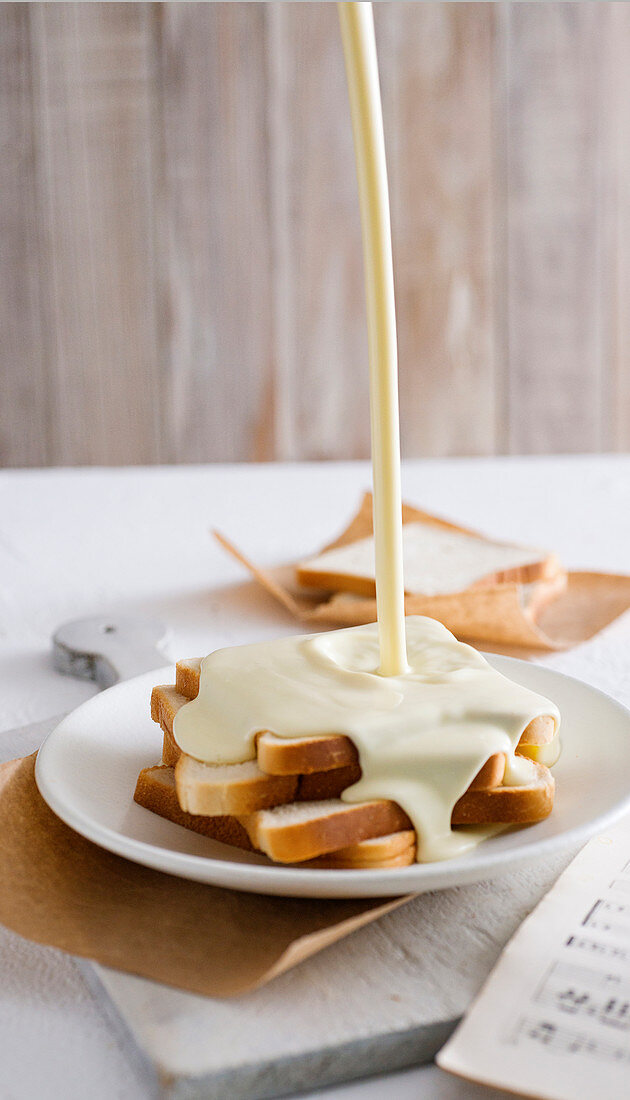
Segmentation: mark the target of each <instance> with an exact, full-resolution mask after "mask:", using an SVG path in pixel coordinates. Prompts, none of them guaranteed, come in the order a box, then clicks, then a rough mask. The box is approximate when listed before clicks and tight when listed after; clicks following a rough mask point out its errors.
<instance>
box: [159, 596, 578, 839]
mask: <svg viewBox="0 0 630 1100" xmlns="http://www.w3.org/2000/svg"><path fill="white" fill-rule="evenodd" d="M406 626H407V658H408V662H409V668H408V671H406V672H404V673H402V674H401V675H399V676H383V675H381V674H380V672H379V660H380V658H379V644H378V631H377V627H376V624H370V625H368V626H360V627H352V628H351V629H348V630H337V631H333V632H330V633H326V634H314V635H301V636H297V637H295V636H294V637H290V638H280V639H278V640H276V641H272V642H262V643H258V644H255V645H246V646H236V647H232V648H229V649H220V650H217V651H216V652H215V653H211V654H210V655H209V656H208V657H206V658H205V659H204V660H203V661H202V665H201V679H200V686H199V694H198V696H197V698H196V699H194V700H192V702H190V703H188V704H186V706H184V707H181V708H180V710H179V711H178V712H177V715H176V716H175V723H174V735H175V739H176V741H177V743H178V745H179V747H180V748H181V749H182V751H183V752H185V753H188V755H189V756H193V757H195V758H196V759H198V760H202V761H204V762H205V763H209V764H236V763H241V762H243V761H245V760H251V759H254V757H255V755H256V746H255V738H256V734H257V733H260V732H262V731H263V730H271V731H272V732H273V733H274V734H276V735H277V736H278V737H291V738H295V737H313V736H317V735H330V734H333V733H336V734H339V733H341V734H345V735H347V736H348V737H350V738H351V739H352V741H353V743H354V745H355V746H356V748H357V751H358V753H359V762H360V765H361V770H362V777H361V779H360V780H359V782H358V783H355V784H354V786H352V787H350V788H349V789H348V790H346V791H344V792H343V795H342V798H343V800H344V801H346V802H364V801H369V800H371V799H375V798H386V799H391V800H392V801H394V802H397V803H398V804H399V806H401V807H402V808H403V809H404V810H405V812H406V813H407V815H408V816H409V818H410V819H411V821H412V823H413V826H414V828H415V830H416V833H417V836H418V859H420V860H435V859H447V858H449V857H451V856H454V855H457V854H459V853H460V852H462V851H464V850H465V849H466V848H468V847H470V846H471V844H473V843H475V842H476V841H477V840H478V839H481V838H482V837H483V836H484V835H487V830H468V829H466V830H455V831H452V830H451V814H452V810H453V807H454V805H455V803H456V802H457V800H458V799H459V798H460V797H461V795H462V794H463V793H464V792H465V791H466V790H467V789H468V787H469V786H470V783H471V782H472V780H473V779H474V777H475V776H476V774H477V772H478V771H479V770H480V768H481V767H482V766H483V764H484V763H485V762H486V760H487V759H488V758H489V757H490V756H492V755H493V754H494V753H497V752H503V753H505V754H506V757H507V760H508V768H507V771H508V775H510V774H511V775H513V777H514V778H513V780H512V782H516V783H523V782H530V781H531V764H530V763H529V762H528V761H525V762H523V761H522V759H521V758H520V757H515V756H514V752H515V749H516V746H517V744H518V742H519V739H520V737H521V734H522V733H523V731H524V729H525V728H526V726H528V725H529V723H530V722H531V721H532V719H534V718H537V717H539V716H541V715H547V714H549V715H552V716H553V718H554V720H555V722H556V726H558V725H559V722H560V716H559V714H558V710H557V708H556V707H555V705H554V704H553V703H551V702H550V701H549V700H548V699H545V698H543V697H542V696H540V695H536V694H535V693H534V692H532V691H529V690H528V689H527V688H524V687H521V686H520V685H519V684H515V683H513V682H512V681H511V680H508V679H507V677H505V676H503V675H501V673H499V672H497V671H496V670H495V669H493V668H492V667H491V666H490V665H489V664H488V662H487V661H486V660H485V658H484V657H482V656H481V654H480V653H477V651H476V650H474V649H473V648H472V647H471V646H468V645H464V644H463V643H462V642H458V641H457V640H456V639H455V638H454V637H453V635H452V634H451V633H450V631H448V630H447V629H446V627H444V626H442V625H441V623H438V622H436V621H435V620H434V619H428V618H424V617H421V616H413V617H410V618H408V619H407V620H406Z"/></svg>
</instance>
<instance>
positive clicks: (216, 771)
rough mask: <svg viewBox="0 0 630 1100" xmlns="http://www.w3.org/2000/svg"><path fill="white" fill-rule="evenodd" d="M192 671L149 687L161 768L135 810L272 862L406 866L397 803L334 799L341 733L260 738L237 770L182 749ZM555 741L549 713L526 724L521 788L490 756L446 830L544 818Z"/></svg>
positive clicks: (408, 843) (342, 776)
mask: <svg viewBox="0 0 630 1100" xmlns="http://www.w3.org/2000/svg"><path fill="white" fill-rule="evenodd" d="M200 669H201V660H200V659H196V658H195V659H190V660H185V661H179V662H178V664H177V670H176V683H175V684H174V685H164V686H160V687H155V688H154V689H153V693H152V697H151V717H152V718H153V720H154V721H155V722H157V723H159V725H160V727H161V729H162V732H163V735H164V737H163V753H162V763H161V764H158V765H156V766H155V767H149V768H144V769H143V770H142V771H141V773H140V775H139V777H138V782H137V786H136V791H135V795H134V798H135V801H136V802H137V803H139V804H140V805H141V806H144V807H146V808H147V809H149V810H152V811H153V812H154V813H157V814H159V815H161V816H162V817H165V818H168V819H169V820H170V821H173V822H175V823H176V824H178V825H183V826H184V827H186V828H188V829H193V830H195V831H196V832H199V833H202V834H204V835H205V836H208V837H212V838H213V839H215V840H219V841H222V842H224V843H226V844H231V845H235V846H236V847H239V848H244V849H248V850H250V851H251V850H254V851H258V852H261V853H263V854H264V855H266V856H268V857H269V858H270V859H271V860H273V861H275V862H277V863H299V864H301V865H302V866H304V865H306V866H315V867H327V868H333V869H334V868H337V869H341V868H346V869H347V868H356V869H364V868H384V867H404V866H407V865H408V864H410V863H413V862H414V861H415V858H416V835H415V832H414V830H413V827H412V825H411V822H410V820H409V818H408V817H407V815H406V814H405V813H404V811H403V810H402V809H401V808H400V806H398V805H397V803H395V802H390V801H387V800H385V799H375V800H373V801H370V802H361V803H349V802H344V801H343V800H342V799H341V797H340V796H341V794H342V792H343V791H344V790H345V789H346V787H349V786H350V785H351V784H353V783H355V782H356V781H357V780H358V779H359V778H360V775H361V769H360V765H359V760H358V755H357V751H356V749H355V747H354V745H353V743H352V741H351V740H350V738H348V737H346V736H343V735H340V734H334V735H328V736H319V737H308V738H303V737H301V738H295V739H292V738H284V737H278V736H276V735H274V734H273V733H271V732H269V731H265V732H261V733H260V734H259V735H258V736H257V739H256V759H255V760H249V761H247V762H246V763H243V764H229V765H211V764H205V763H202V762H200V761H199V760H195V759H193V758H192V757H191V756H188V755H186V754H185V753H183V752H181V750H180V749H179V746H178V745H177V742H176V741H175V738H174V736H173V721H174V718H175V715H176V713H177V711H178V710H179V708H180V707H181V706H183V705H184V704H185V703H187V702H188V701H189V700H190V699H194V698H195V697H196V695H197V693H198V691H199V677H200ZM554 735H555V723H554V720H553V718H552V717H551V716H548V717H547V716H545V717H542V718H537V719H535V720H534V721H533V722H531V723H530V725H529V726H528V727H527V729H526V730H525V732H524V734H523V736H522V738H521V741H520V744H519V753H520V754H521V755H522V756H523V757H525V758H529V760H528V761H527V763H526V772H527V774H526V776H525V781H523V776H522V774H521V775H520V776H519V784H518V785H509V782H510V781H509V780H508V779H507V778H506V758H505V756H504V755H503V754H502V753H496V754H495V755H494V756H491V757H490V758H489V760H487V761H486V763H485V764H484V766H483V767H482V768H481V770H480V772H479V773H478V775H477V776H476V777H475V779H474V780H473V782H472V783H471V785H470V787H469V788H468V790H467V791H466V792H465V793H464V795H462V797H461V798H460V799H459V801H458V802H457V803H456V805H455V807H454V810H453V815H452V824H453V825H455V826H457V825H490V824H514V825H523V824H528V823H531V822H535V821H540V820H542V818H544V817H546V816H547V815H548V814H549V813H550V811H551V809H552V806H553V797H554V780H553V777H552V775H551V773H550V771H549V768H548V767H547V766H546V764H545V763H544V762H540V761H541V760H547V761H551V759H552V757H553V755H554V752H553V746H552V742H553V741H554ZM521 772H522V768H521Z"/></svg>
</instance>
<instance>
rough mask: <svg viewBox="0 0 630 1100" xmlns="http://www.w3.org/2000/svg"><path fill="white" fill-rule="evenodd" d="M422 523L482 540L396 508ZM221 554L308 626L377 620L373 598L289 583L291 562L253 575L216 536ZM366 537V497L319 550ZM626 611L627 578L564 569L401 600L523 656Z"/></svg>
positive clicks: (461, 634)
mask: <svg viewBox="0 0 630 1100" xmlns="http://www.w3.org/2000/svg"><path fill="white" fill-rule="evenodd" d="M418 520H422V521H429V522H431V523H435V524H437V525H438V526H442V527H446V528H449V529H450V530H455V531H460V532H462V533H465V534H468V535H473V536H475V537H477V538H482V537H483V536H480V535H479V534H478V533H477V532H476V531H471V530H470V529H468V528H465V527H459V526H457V524H454V523H449V522H448V521H446V520H443V519H440V518H439V517H437V516H432V515H430V514H429V513H427V512H422V511H420V510H419V509H418V508H414V507H412V506H411V505H408V504H404V505H403V523H412V522H414V521H415V522H417V521H418ZM214 534H215V537H216V538H217V540H218V541H219V543H220V544H221V545H222V546H223V548H224V549H225V550H226V551H227V552H228V553H229V554H230V555H231V556H232V557H234V558H236V560H237V561H239V562H240V563H241V564H242V565H243V566H245V568H246V569H247V570H248V571H249V572H250V573H251V575H252V576H253V577H254V579H255V580H256V581H257V582H258V583H259V584H260V585H262V586H263V588H265V589H266V590H267V591H268V592H269V593H271V595H272V596H274V597H275V598H276V599H277V600H278V601H279V602H280V603H281V604H283V606H284V607H285V608H286V609H287V610H288V611H290V612H291V614H292V615H294V616H295V617H296V618H298V619H301V620H302V621H303V622H306V623H309V624H312V625H314V626H319V625H321V626H326V625H328V626H358V625H359V624H361V623H371V622H374V621H375V620H376V599H375V598H373V597H369V596H356V595H354V594H352V593H346V592H335V593H333V594H332V595H326V594H322V593H321V592H317V593H315V592H309V591H308V590H305V589H303V588H301V587H300V586H299V585H298V584H297V581H296V577H295V568H296V565H297V562H290V563H288V564H285V565H282V566H278V567H277V568H276V569H266V570H264V569H260V568H259V567H258V566H257V565H255V563H254V562H252V561H250V560H249V559H248V558H247V557H246V556H245V555H244V554H243V553H242V551H241V550H239V549H238V548H237V547H236V546H234V544H233V543H232V542H231V541H230V540H229V539H228V538H226V536H225V535H223V534H221V533H220V532H218V531H215V532H214ZM371 534H372V496H371V494H370V493H366V494H365V495H364V497H363V500H362V502H361V505H360V507H359V510H358V512H357V513H356V515H355V516H353V518H352V520H351V521H350V523H349V525H348V526H347V527H346V529H345V530H344V531H343V532H342V534H341V535H340V536H339V537H338V538H337V539H335V541H334V542H331V543H329V544H328V545H327V546H325V547H323V548H322V549H323V550H329V549H332V548H333V547H337V546H346V545H348V544H349V543H351V542H356V541H357V540H358V539H363V538H367V537H368V536H370V535H371ZM628 608H630V576H624V575H621V574H609V573H589V572H574V573H566V572H564V571H563V570H560V571H559V572H558V575H557V576H555V577H553V578H551V579H543V580H540V581H534V582H532V583H529V584H522V583H515V582H502V583H498V584H484V585H480V586H479V587H475V588H469V589H468V590H467V591H465V592H458V593H453V594H451V595H446V596H417V595H406V596H405V613H406V614H407V615H429V616H430V617H431V618H434V619H438V620H439V621H440V622H442V623H444V625H445V626H447V627H448V629H449V630H451V631H452V632H453V634H455V635H456V637H458V638H462V639H465V640H466V641H471V642H478V643H483V644H484V645H485V646H487V647H488V648H491V649H496V650H498V651H506V652H509V653H518V654H520V655H527V654H530V653H534V652H536V651H538V652H540V650H553V649H565V648H567V647H569V646H572V645H577V644H578V643H579V642H584V641H587V640H588V638H591V637H592V636H593V635H594V634H596V633H597V632H598V631H600V630H602V629H603V628H604V627H605V626H607V625H608V624H609V623H611V622H612V621H613V620H614V619H616V618H617V617H618V616H619V615H621V614H622V613H623V612H624V611H626V610H627V609H628Z"/></svg>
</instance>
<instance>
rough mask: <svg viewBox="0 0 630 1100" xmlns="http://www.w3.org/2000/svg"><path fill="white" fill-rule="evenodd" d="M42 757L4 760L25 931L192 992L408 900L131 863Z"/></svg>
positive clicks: (16, 905)
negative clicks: (245, 883) (44, 781)
mask: <svg viewBox="0 0 630 1100" xmlns="http://www.w3.org/2000/svg"><path fill="white" fill-rule="evenodd" d="M34 770H35V754H34V755H33V756H27V757H24V758H23V759H21V760H13V761H11V762H9V763H8V764H2V765H1V766H0V837H1V838H2V843H1V845H0V884H1V885H0V922H2V924H4V925H6V926H7V927H8V928H11V929H13V931H15V932H18V933H19V934H20V935H21V936H25V937H26V938H27V939H30V940H35V942H37V943H43V944H47V945H49V946H52V947H59V948H61V949H62V950H64V951H69V952H71V953H72V954H74V955H82V956H84V957H87V958H90V959H94V960H96V961H97V962H100V963H102V964H103V965H104V966H110V967H114V968H116V969H118V970H125V971H127V972H129V973H130V974H139V975H140V976H142V977H144V978H152V979H154V980H155V981H159V982H164V983H165V984H166V985H172V986H176V987H177V988H178V989H186V990H189V991H191V992H193V993H202V994H207V995H209V996H213V997H229V996H233V995H235V994H238V993H244V992H246V991H248V990H251V989H254V988H256V987H257V986H260V985H263V984H264V983H265V982H268V981H269V980H270V979H271V978H274V977H276V976H277V975H278V974H282V973H283V972H284V971H285V970H289V969H290V968H291V967H293V966H296V965H297V963H300V962H302V961H303V960H304V959H307V958H308V957H309V956H310V955H313V954H315V952H317V951H321V949H322V948H324V947H328V945H329V944H332V943H334V942H335V941H336V940H339V939H342V938H343V937H344V936H347V935H348V934H349V933H350V932H353V931H354V930H355V929H357V928H361V927H362V925H364V924H367V923H369V921H372V920H376V919H377V918H378V917H380V916H382V915H383V914H384V913H388V912H389V911H390V910H391V909H395V908H396V907H397V906H399V905H402V904H404V902H405V901H407V900H409V899H408V898H389V899H385V900H383V899H382V898H377V899H369V900H365V899H361V900H347V901H344V900H341V901H339V900H310V899H305V898H284V897H283V898H274V897H264V896H261V895H258V894H245V893H240V892H238V891H235V890H222V889H219V888H218V887H213V886H206V885H204V884H202V883H197V882H189V881H188V880H186V879H179V878H175V877H173V876H172V875H165V874H162V873H161V872H159V871H153V870H151V869H150V868H147V867H141V866H139V865H138V864H135V863H131V862H129V861H128V860H126V859H122V858H121V857H120V856H116V855H113V854H112V853H110V852H106V851H104V850H103V849H101V848H99V847H97V846H96V845H95V844H92V843H91V842H90V841H88V840H85V839H84V838H83V837H82V836H79V834H78V833H75V832H74V831H73V830H72V829H70V828H69V827H68V826H67V825H64V823H63V822H62V821H61V820H60V819H59V818H58V817H56V815H55V814H54V813H53V812H52V810H50V809H49V808H48V806H47V805H46V803H45V802H44V800H43V798H42V797H41V795H40V793H39V791H38V789H37V786H36V783H35V775H34Z"/></svg>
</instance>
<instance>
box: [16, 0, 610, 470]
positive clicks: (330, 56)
mask: <svg viewBox="0 0 630 1100" xmlns="http://www.w3.org/2000/svg"><path fill="white" fill-rule="evenodd" d="M629 9H630V6H629V5H627V4H623V3H555V2H554V3H540V4H527V3H522V4H521V3H513V4H486V3H479V4H476V3H462V4H458V3H379V4H377V5H376V24H377V40H378V46H379V55H380V65H381V78H382V87H383V103H384V113H385V129H386V140H387V147H388V161H389V170H390V181H391V199H392V220H393V232H394V253H395V255H394V259H395V268H396V283H397V302H398V315H399V341H400V390H401V419H402V442H403V453H404V454H405V455H407V456H415V455H423V454H430V455H445V454H462V455H466V454H482V455H483V454H495V453H510V452H511V453H528V452H529V453H531V452H534V453H536V452H573V451H597V450H617V449H624V448H628V447H629V446H630V363H629V356H630V327H629V322H628V314H629V309H630V153H629V150H630V66H629V65H628V58H629V57H630V10H629ZM0 99H1V103H0V140H1V149H2V156H1V157H0V184H1V187H2V192H1V193H2V205H1V214H0V219H1V221H0V225H1V232H0V286H1V288H2V293H1V294H0V354H1V362H0V464H2V465H6V466H18V465H23V466H34V465H46V464H83V463H108V464H119V463H120V464H126V463H153V462H191V461H195V462H205V461H226V460H233V461H239V460H246V459H262V460H267V459H318V458H355V457H362V456H366V455H367V454H368V453H369V423H368V399H367V369H366V336H365V318H364V303H363V281H362V268H361V252H360V231H359V218H358V204H357V197H356V183H355V176H354V161H353V151H352V138H351V131H350V120H349V112H348V107H347V98H346V88H345V75H344V70H343V58H342V53H341V46H340V41H339V34H338V27H337V14H336V6H335V5H334V4H321V3H320V4H318V3H299V4H294V3H259V4H239V3H229V4H222V3H211V4H176V3H166V4H143V3H136V4H115V3H111V4H110V3H99V4H92V3H79V4H66V3H61V4H37V3H33V4H30V3H26V4H12V3H5V4H0Z"/></svg>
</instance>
